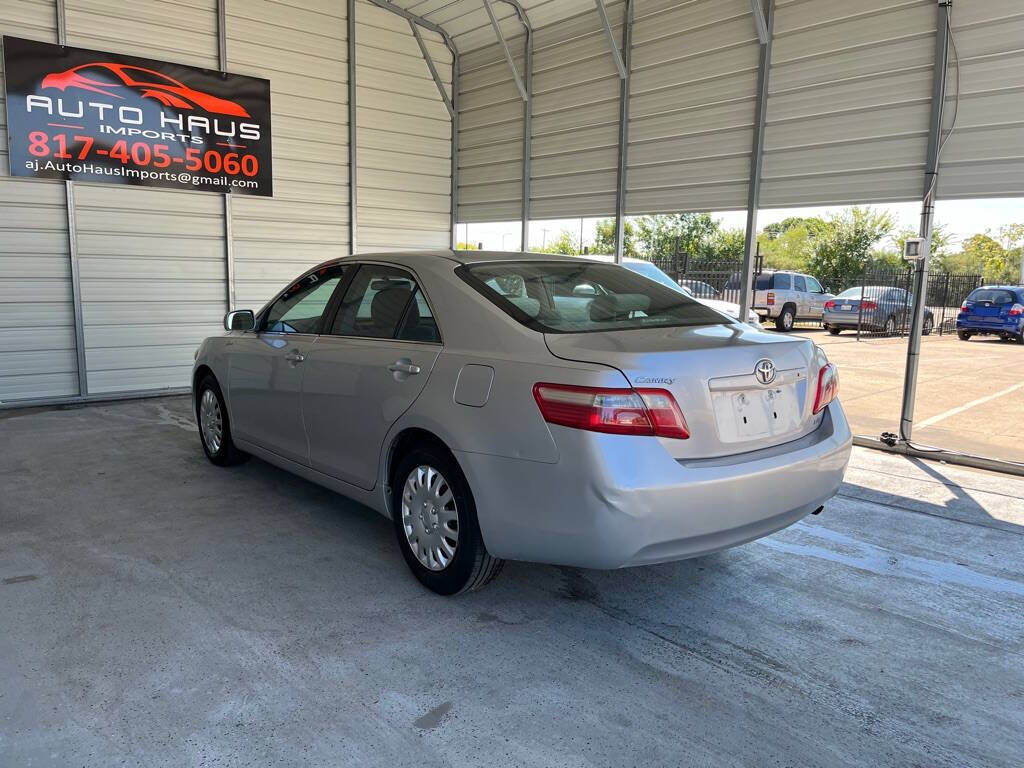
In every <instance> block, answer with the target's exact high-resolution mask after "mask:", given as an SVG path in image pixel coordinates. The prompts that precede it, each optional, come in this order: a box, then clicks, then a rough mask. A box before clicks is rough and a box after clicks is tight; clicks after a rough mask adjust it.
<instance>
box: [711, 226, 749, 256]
mask: <svg viewBox="0 0 1024 768" xmlns="http://www.w3.org/2000/svg"><path fill="white" fill-rule="evenodd" d="M746 242H747V234H746V232H744V231H743V230H742V229H718V230H717V231H716V232H715V233H714V235H712V236H711V242H710V243H709V248H710V251H711V254H710V255H711V256H712V257H713V258H715V259H721V260H723V261H736V260H739V259H742V258H743V251H744V246H745V245H746Z"/></svg>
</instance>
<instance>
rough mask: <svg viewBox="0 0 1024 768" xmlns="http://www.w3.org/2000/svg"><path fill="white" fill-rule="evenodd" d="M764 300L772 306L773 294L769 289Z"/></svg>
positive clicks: (773, 302) (773, 301)
mask: <svg viewBox="0 0 1024 768" xmlns="http://www.w3.org/2000/svg"><path fill="white" fill-rule="evenodd" d="M765 302H766V303H767V304H768V306H769V307H770V306H773V305H774V304H775V294H774V293H772V292H771V291H769V292H768V298H767V299H766V300H765Z"/></svg>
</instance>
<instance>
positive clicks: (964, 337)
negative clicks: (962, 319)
mask: <svg viewBox="0 0 1024 768" xmlns="http://www.w3.org/2000/svg"><path fill="white" fill-rule="evenodd" d="M956 335H957V338H959V339H960V341H968V340H969V339H970V338H971V336H972V335H973V334H972V333H971V332H970V331H957V332H956Z"/></svg>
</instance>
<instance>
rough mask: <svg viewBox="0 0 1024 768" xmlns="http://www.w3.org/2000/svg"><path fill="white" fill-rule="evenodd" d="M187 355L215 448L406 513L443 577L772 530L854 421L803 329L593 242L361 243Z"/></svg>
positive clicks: (811, 506) (236, 317)
mask: <svg viewBox="0 0 1024 768" xmlns="http://www.w3.org/2000/svg"><path fill="white" fill-rule="evenodd" d="M225 327H226V328H227V330H228V331H229V332H228V333H227V335H224V336H217V337H212V338H209V339H207V340H206V341H204V342H203V343H202V345H201V346H200V348H199V350H198V351H197V353H196V363H195V369H194V373H193V391H194V396H195V408H196V417H197V421H198V423H199V431H200V436H201V439H202V445H203V449H204V450H205V451H206V454H207V456H208V457H209V458H210V460H211V461H213V462H214V463H215V464H220V465H227V464H234V463H237V462H239V461H242V460H244V459H245V458H246V457H247V456H248V455H250V454H252V455H256V456H258V457H260V458H262V459H264V460H266V461H268V462H270V463H272V464H276V465H277V466H279V467H283V468H284V469H287V470H289V471H291V472H294V473H295V474H298V475H301V476H302V477H305V478H308V479H309V480H312V481H314V482H316V483H320V484H322V485H324V486H327V487H328V488H332V489H334V490H336V491H338V492H339V493H341V494H344V495H345V496H348V497H350V498H352V499H355V500H357V501H359V502H362V503H364V504H367V505H369V506H370V507H372V508H374V509H376V510H377V511H379V512H380V513H381V514H383V515H385V516H386V517H388V518H389V519H391V520H392V521H393V523H394V528H395V534H396V537H397V539H398V543H399V547H400V548H401V551H402V554H403V556H404V558H405V560H406V562H407V563H408V564H409V567H410V568H411V569H412V571H413V573H414V574H415V575H416V577H417V578H418V579H419V580H420V581H421V582H422V583H423V584H424V585H425V586H427V587H428V588H430V589H432V590H434V591H436V592H439V593H441V594H454V593H457V592H462V591H465V590H470V589H475V588H478V587H480V586H482V585H484V584H486V583H487V582H488V581H490V580H491V579H492V578H493V577H494V576H495V574H497V572H498V570H499V569H500V568H501V564H502V562H503V560H506V559H513V560H528V561H534V562H542V563H556V564H561V565H569V566H578V567H583V568H620V567H623V566H631V565H645V564H649V563H660V562H665V561H671V560H679V559H682V558H688V557H695V556H698V555H703V554H706V553H709V552H714V551H717V550H720V549H724V548H726V547H731V546H735V545H737V544H742V543H744V542H748V541H751V540H753V539H756V538H758V537H761V536H765V535H767V534H769V533H772V532H773V531H777V530H779V529H780V528H784V527H785V526H787V525H790V524H792V523H794V522H796V521H797V520H799V519H800V518H802V517H804V516H805V515H807V514H808V513H811V512H814V511H816V510H818V509H820V508H821V506H822V505H823V504H824V503H825V501H826V500H828V499H829V498H830V497H831V496H833V495H834V494H835V493H836V490H837V489H838V487H839V484H840V482H841V481H842V479H843V472H844V471H845V468H846V464H847V462H848V460H849V456H850V446H851V436H850V429H849V426H848V425H847V422H846V418H845V416H844V414H843V410H842V408H841V407H840V405H839V401H838V400H837V399H836V395H837V392H838V386H839V384H838V378H837V375H836V371H835V369H834V367H833V366H832V365H831V364H830V363H829V362H828V361H827V360H826V358H825V355H824V353H823V352H822V351H821V350H820V349H819V348H818V347H816V346H815V345H814V344H813V343H812V342H811V341H809V340H807V339H801V338H795V337H788V336H787V337H779V336H777V335H772V334H766V333H762V332H760V331H759V330H757V329H755V328H751V327H750V326H749V325H745V324H741V323H738V322H734V321H731V320H730V319H729V318H728V317H725V316H723V315H722V314H721V313H718V312H715V311H713V310H711V309H709V308H708V307H705V306H703V305H702V304H700V303H698V302H697V301H694V300H693V299H692V298H690V297H688V296H686V295H684V294H682V293H680V292H679V291H678V290H673V289H671V288H668V287H665V286H662V285H659V284H658V283H655V282H653V281H651V280H648V279H647V278H644V277H641V276H639V275H637V274H635V273H634V272H631V271H629V270H627V269H624V268H622V267H621V266H616V265H614V264H608V263H604V262H599V261H590V260H581V259H579V258H576V257H559V256H550V255H538V254H507V253H484V252H473V251H470V252H452V251H442V252H432V253H404V254H386V255H384V254H382V255H375V256H370V255H361V256H352V257H346V258H342V259H337V260H334V261H330V262H326V263H324V264H321V265H320V266H318V267H316V268H314V269H312V270H310V271H309V272H306V273H305V274H303V275H301V276H300V277H298V278H297V279H296V280H295V281H294V282H293V283H291V284H290V285H289V286H288V287H287V288H285V289H284V290H283V291H282V292H281V293H280V294H278V295H277V296H276V297H275V298H274V299H273V300H272V301H271V302H269V303H268V304H267V305H266V306H265V307H263V308H262V309H261V310H260V311H259V312H257V313H254V312H252V311H249V310H242V311H236V312H231V313H229V314H228V315H227V317H226V318H225Z"/></svg>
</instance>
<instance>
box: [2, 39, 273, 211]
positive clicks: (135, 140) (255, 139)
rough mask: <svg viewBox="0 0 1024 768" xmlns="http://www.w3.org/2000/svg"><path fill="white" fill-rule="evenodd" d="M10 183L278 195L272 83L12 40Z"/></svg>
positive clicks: (6, 43) (8, 68)
mask: <svg viewBox="0 0 1024 768" xmlns="http://www.w3.org/2000/svg"><path fill="white" fill-rule="evenodd" d="M3 48H4V72H5V75H6V85H7V131H8V143H9V146H10V164H11V174H12V175H14V176H34V177H37V178H48V179H73V180H75V181H91V182H105V183H109V184H140V185H143V186H148V187H173V188H175V189H197V190H206V191H215V192H231V193H235V194H246V195H272V194H273V175H272V172H271V143H270V138H271V137H270V82H269V81H267V80H263V79H261V78H257V77H246V76H244V75H231V74H226V73H222V72H214V71H210V70H207V69H198V68H196V67H186V66H184V65H182V64H168V63H166V62H162V61H153V60H151V59H140V58H137V57H134V56H120V55H118V54H112V53H102V52H99V51H88V50H83V49H81V48H69V47H67V46H61V45H51V44H50V43H40V42H36V41H34V40H23V39H21V38H16V37H6V36H5V37H4V38H3Z"/></svg>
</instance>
